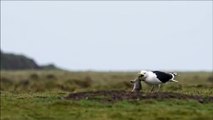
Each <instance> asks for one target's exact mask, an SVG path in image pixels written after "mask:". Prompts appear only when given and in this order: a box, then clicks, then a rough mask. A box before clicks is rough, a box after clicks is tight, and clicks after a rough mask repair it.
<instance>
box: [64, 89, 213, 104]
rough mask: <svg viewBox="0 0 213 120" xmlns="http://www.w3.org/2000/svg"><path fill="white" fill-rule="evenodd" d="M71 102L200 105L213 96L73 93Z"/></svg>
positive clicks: (67, 97)
mask: <svg viewBox="0 0 213 120" xmlns="http://www.w3.org/2000/svg"><path fill="white" fill-rule="evenodd" d="M65 99H71V100H83V99H86V100H97V101H102V102H116V101H121V100H129V101H133V100H146V99H157V100H166V99H179V100H188V99H192V100H196V101H198V102H200V103H206V102H213V96H208V97H203V96H195V95H186V94H180V93H173V92H158V93H133V92H129V91H93V92H79V93H71V94H69V95H68V96H66V97H65Z"/></svg>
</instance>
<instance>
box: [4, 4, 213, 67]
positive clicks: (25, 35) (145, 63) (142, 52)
mask: <svg viewBox="0 0 213 120" xmlns="http://www.w3.org/2000/svg"><path fill="white" fill-rule="evenodd" d="M212 3H213V2H212V1H43V2H42V1H31V2H28V1H1V50H3V51H5V52H12V53H16V54H23V55H26V56H28V57H30V58H33V59H34V60H35V61H36V62H37V63H39V64H40V65H44V64H49V63H54V64H55V65H57V66H59V67H61V68H64V69H67V70H97V71H98V70H100V71H111V70H112V71H117V70H118V71H128V70H130V71H132V70H144V69H145V70H178V71H212V69H213V68H212V67H213V63H212V61H213V37H212V36H213V35H212V32H213V31H212V29H213V24H212V22H213V19H212V18H213V13H212V10H213V4H212Z"/></svg>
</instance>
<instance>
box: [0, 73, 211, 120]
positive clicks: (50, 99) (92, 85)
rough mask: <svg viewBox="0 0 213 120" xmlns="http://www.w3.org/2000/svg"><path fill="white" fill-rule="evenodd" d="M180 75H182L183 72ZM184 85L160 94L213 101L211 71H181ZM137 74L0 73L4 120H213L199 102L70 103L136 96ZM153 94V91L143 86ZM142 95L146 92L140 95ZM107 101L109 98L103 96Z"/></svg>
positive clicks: (174, 85) (172, 85)
mask: <svg viewBox="0 0 213 120" xmlns="http://www.w3.org/2000/svg"><path fill="white" fill-rule="evenodd" d="M178 73H179V72H178ZM179 74H180V76H178V77H177V80H178V81H179V83H168V84H166V85H164V86H163V87H162V89H161V92H173V93H180V94H186V95H199V96H204V97H210V96H211V97H213V75H212V72H180V73H179ZM135 77H136V72H91V71H85V72H67V71H58V70H40V71H37V70H28V71H1V86H0V90H1V106H0V107H1V119H2V120H25V119H27V120H36V119H44V120H48V119H50V120H54V119H55V120H59V119H63V120H66V119H67V120H70V119H77V120H78V119H79V120H82V119H88V120H90V119H91V120H108V119H115V120H117V119H118V120H120V119H122V120H135V119H147V120H156V119H157V120H164V119H167V120H169V119H172V120H174V119H183V120H188V119H191V120H200V119H205V120H212V119H213V103H212V102H205V103H201V102H199V101H196V100H190V99H189V100H186V99H184V100H180V99H162V100H159V99H145V100H120V101H116V102H103V101H98V100H90V99H79V100H74V99H73V100H72V99H65V97H66V96H68V95H69V94H70V93H79V92H88V91H100V90H102V91H103V90H105V91H109V90H115V91H120V90H122V91H131V89H132V85H131V84H130V82H129V81H130V80H131V79H134V78H135ZM142 86H143V92H144V93H146V94H150V92H149V86H148V85H146V84H144V83H143V84H142ZM141 94H142V93H141ZM98 97H101V99H102V97H107V96H98Z"/></svg>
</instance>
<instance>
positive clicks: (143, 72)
mask: <svg viewBox="0 0 213 120" xmlns="http://www.w3.org/2000/svg"><path fill="white" fill-rule="evenodd" d="M138 75H139V76H138V78H140V79H144V78H146V77H147V71H145V70H141V71H140V72H139V73H138Z"/></svg>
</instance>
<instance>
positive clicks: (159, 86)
mask: <svg viewBox="0 0 213 120" xmlns="http://www.w3.org/2000/svg"><path fill="white" fill-rule="evenodd" d="M160 88H161V84H159V85H158V91H157V92H159V91H160Z"/></svg>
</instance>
